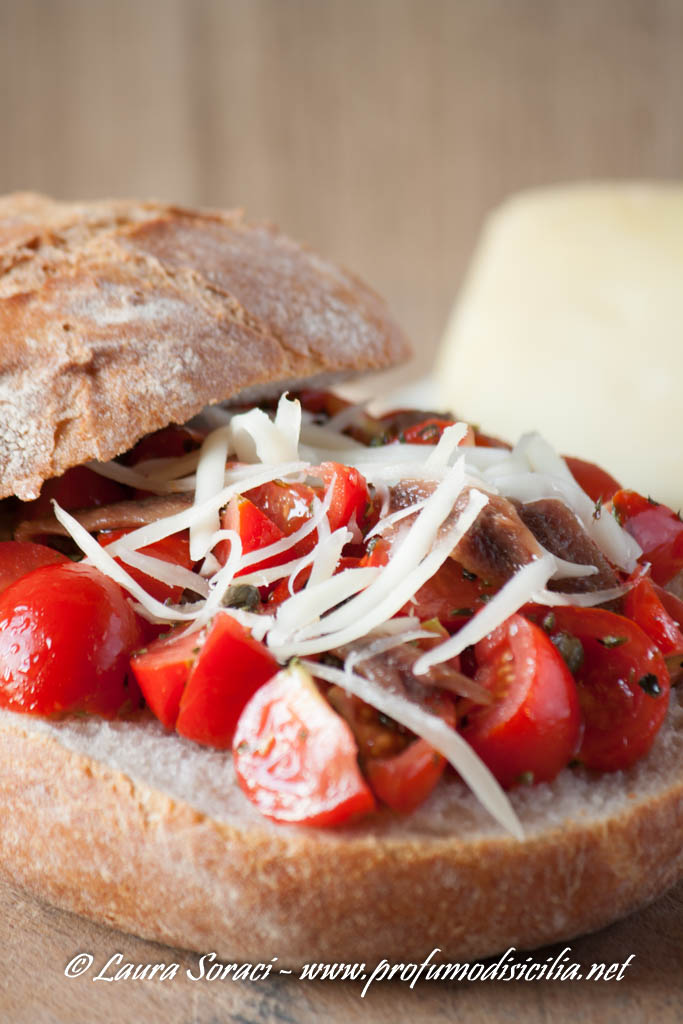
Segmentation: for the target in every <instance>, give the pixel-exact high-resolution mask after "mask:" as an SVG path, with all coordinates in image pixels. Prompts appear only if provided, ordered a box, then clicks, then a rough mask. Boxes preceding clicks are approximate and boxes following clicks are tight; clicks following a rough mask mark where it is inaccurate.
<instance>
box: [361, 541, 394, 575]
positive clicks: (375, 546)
mask: <svg viewBox="0 0 683 1024" xmlns="http://www.w3.org/2000/svg"><path fill="white" fill-rule="evenodd" d="M390 555H391V544H390V542H389V541H388V540H386V538H385V537H378V536H375V537H371V538H370V540H369V541H368V545H367V548H366V551H365V554H364V555H363V557H362V558H361V560H360V562H359V566H360V568H362V569H364V568H365V567H366V566H367V565H370V566H373V567H379V568H381V567H382V566H383V565H386V564H387V562H388V561H389V557H390Z"/></svg>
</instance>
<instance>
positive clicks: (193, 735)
mask: <svg viewBox="0 0 683 1024" xmlns="http://www.w3.org/2000/svg"><path fill="white" fill-rule="evenodd" d="M131 668H132V670H133V672H134V673H135V677H136V678H137V680H138V683H139V684H140V689H141V690H142V693H143V695H144V697H145V700H146V701H147V703H148V705H149V707H150V709H151V710H152V711H153V712H154V714H155V715H156V716H157V718H158V719H159V720H160V721H161V722H162V723H163V724H164V725H165V726H166V728H167V729H173V728H175V729H177V731H178V732H179V733H180V735H181V736H185V737H187V739H190V740H194V741H195V742H196V743H204V744H207V745H208V746H213V747H218V748H220V749H224V748H226V747H229V746H230V742H231V740H232V735H233V733H234V731H235V726H236V724H237V720H238V718H239V716H240V713H241V711H242V708H243V707H244V705H245V704H246V703H247V701H248V700H249V698H250V697H251V696H252V695H253V694H254V693H255V692H256V690H257V689H258V688H259V687H260V686H262V685H263V683H265V681H266V680H267V679H270V677H271V676H272V675H274V674H275V673H276V672H277V670H278V664H277V662H276V661H275V659H274V658H273V657H272V655H271V654H270V653H269V651H268V650H267V648H266V647H264V645H263V644H261V643H259V641H258V640H255V639H254V637H252V636H251V634H250V633H249V631H248V630H247V629H246V628H245V627H244V626H242V625H241V624H240V623H239V622H237V620H236V619H234V618H233V617H232V616H231V615H229V614H227V613H225V612H219V613H218V615H216V617H215V618H214V619H213V621H212V622H211V624H210V625H209V626H207V627H206V628H205V629H203V630H200V631H197V632H194V633H190V634H187V633H185V634H183V632H182V630H181V631H178V630H176V632H175V633H174V634H172V635H171V636H169V637H166V638H162V639H159V640H157V641H155V642H154V643H152V644H150V646H149V647H148V648H147V649H146V650H145V651H141V652H139V653H138V654H136V655H135V656H134V657H133V658H132V659H131Z"/></svg>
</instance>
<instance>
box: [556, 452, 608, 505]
mask: <svg viewBox="0 0 683 1024" xmlns="http://www.w3.org/2000/svg"><path fill="white" fill-rule="evenodd" d="M564 461H565V462H566V463H567V465H568V467H569V472H570V473H571V475H572V476H573V477H574V479H575V480H576V482H577V484H578V485H579V487H581V488H582V490H584V491H585V492H586V494H587V495H588V497H589V498H591V500H592V501H609V500H610V498H611V497H612V496H613V495H614V494H615V492H616V491H618V490H619V489H620V487H621V484H619V483H617V481H616V480H615V479H614V477H613V476H610V474H609V473H608V472H607V471H606V470H604V469H602V468H601V467H600V466H596V464H595V463H594V462H586V461H585V460H584V459H577V458H575V457H574V456H572V455H565V456H564Z"/></svg>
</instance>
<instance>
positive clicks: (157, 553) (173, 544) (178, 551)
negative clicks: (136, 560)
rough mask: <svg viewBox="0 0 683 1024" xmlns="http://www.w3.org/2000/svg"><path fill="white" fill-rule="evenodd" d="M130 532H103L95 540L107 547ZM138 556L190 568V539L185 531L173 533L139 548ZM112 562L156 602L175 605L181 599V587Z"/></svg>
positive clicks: (118, 559)
mask: <svg viewBox="0 0 683 1024" xmlns="http://www.w3.org/2000/svg"><path fill="white" fill-rule="evenodd" d="M131 532H132V531H131V530H105V531H103V532H102V533H100V534H98V536H97V539H98V541H99V543H100V544H101V545H102V547H107V545H109V544H113V543H114V541H115V540H119V539H120V538H121V537H125V535H126V534H127V533H131ZM140 554H141V555H149V556H150V557H151V558H158V559H160V560H161V561H162V562H169V563H170V564H171V565H180V566H182V567H183V568H184V569H191V568H192V561H191V559H190V539H189V535H188V533H187V530H185V531H183V532H182V533H174V534H172V535H171V536H170V537H163V538H162V539H161V540H157V541H155V542H154V543H153V544H148V545H147V547H144V548H140ZM114 561H115V562H118V564H119V565H120V566H121V567H122V568H123V569H125V570H126V572H127V573H128V574H129V575H130V576H132V577H133V579H134V580H136V582H137V583H139V584H140V586H141V587H144V589H145V590H146V591H147V593H148V594H150V595H151V596H152V597H155V598H156V599H157V601H162V602H163V601H171V602H172V603H173V604H175V603H176V602H178V601H179V600H180V598H181V597H182V594H183V589H184V588H183V587H180V586H171V585H170V584H168V583H164V582H163V581H162V580H158V579H155V578H154V577H153V576H148V575H147V574H146V573H144V572H142V571H141V570H140V569H135V568H133V566H131V565H127V564H126V563H125V562H124V561H122V560H121V559H120V558H115V559H114Z"/></svg>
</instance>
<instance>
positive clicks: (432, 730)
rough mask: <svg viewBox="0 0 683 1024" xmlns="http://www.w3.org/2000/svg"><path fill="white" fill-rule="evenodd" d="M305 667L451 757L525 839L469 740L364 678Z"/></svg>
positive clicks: (482, 798) (510, 828)
mask: <svg viewBox="0 0 683 1024" xmlns="http://www.w3.org/2000/svg"><path fill="white" fill-rule="evenodd" d="M302 664H303V665H304V667H305V668H307V669H308V671H309V672H310V673H311V674H312V675H314V676H317V677H318V678H319V679H325V680H327V681H328V682H330V683H337V685H338V686H342V687H343V688H344V689H345V690H348V692H349V693H353V694H355V696H356V697H360V699H361V700H364V701H365V702H366V704H370V705H371V706H372V707H374V708H376V709H377V710H378V711H381V712H382V713H383V714H385V715H388V716H389V718H393V719H394V721H396V722H400V724H401V725H403V726H405V727H406V729H410V730H411V732H414V733H415V735H416V736H421V737H422V739H424V740H426V741H427V743H429V744H430V745H431V746H432V747H434V749H435V750H437V751H438V752H439V753H440V754H443V756H444V757H445V758H447V760H448V761H449V762H450V763H451V764H452V765H453V767H454V768H455V770H456V771H457V772H458V773H459V775H460V777H461V778H462V780H463V781H464V782H465V783H466V785H468V786H469V787H470V789H471V790H472V792H473V793H474V794H475V796H476V797H477V799H478V800H479V801H480V802H481V803H482V804H483V806H484V807H485V808H486V809H487V811H489V813H490V814H491V815H492V816H493V817H494V818H495V820H496V821H497V822H498V823H499V824H500V825H502V826H503V828H505V829H507V831H508V832H510V833H511V834H512V835H513V836H515V838H517V839H523V838H524V831H523V829H522V825H521V822H520V820H519V818H518V817H517V815H516V814H515V811H514V809H513V807H512V804H511V803H510V801H509V799H508V797H507V796H506V795H505V793H504V792H503V790H502V789H501V787H500V785H499V784H498V782H496V780H495V779H494V777H493V775H492V774H491V772H490V771H489V769H488V768H487V767H486V765H485V764H484V762H483V761H482V760H481V758H479V757H478V756H477V754H475V752H474V750H473V749H472V747H471V746H470V745H469V743H468V742H467V740H464V739H463V738H462V736H461V735H460V733H458V732H456V730H455V729H451V727H450V726H449V725H447V724H446V723H445V722H444V721H442V720H441V719H440V718H438V717H437V716H436V715H433V714H431V713H430V712H429V711H425V710H423V708H421V707H418V706H417V705H416V704H413V703H412V702H411V701H409V700H407V699H406V698H405V697H403V696H402V695H400V694H398V693H392V692H391V691H388V690H386V689H384V688H383V687H381V686H378V685H377V684H376V683H374V682H372V681H371V680H369V679H366V678H365V677H364V676H359V675H356V674H355V673H354V672H352V671H343V670H342V669H336V668H332V667H331V666H329V665H320V664H318V663H317V662H314V661H303V662H302Z"/></svg>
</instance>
